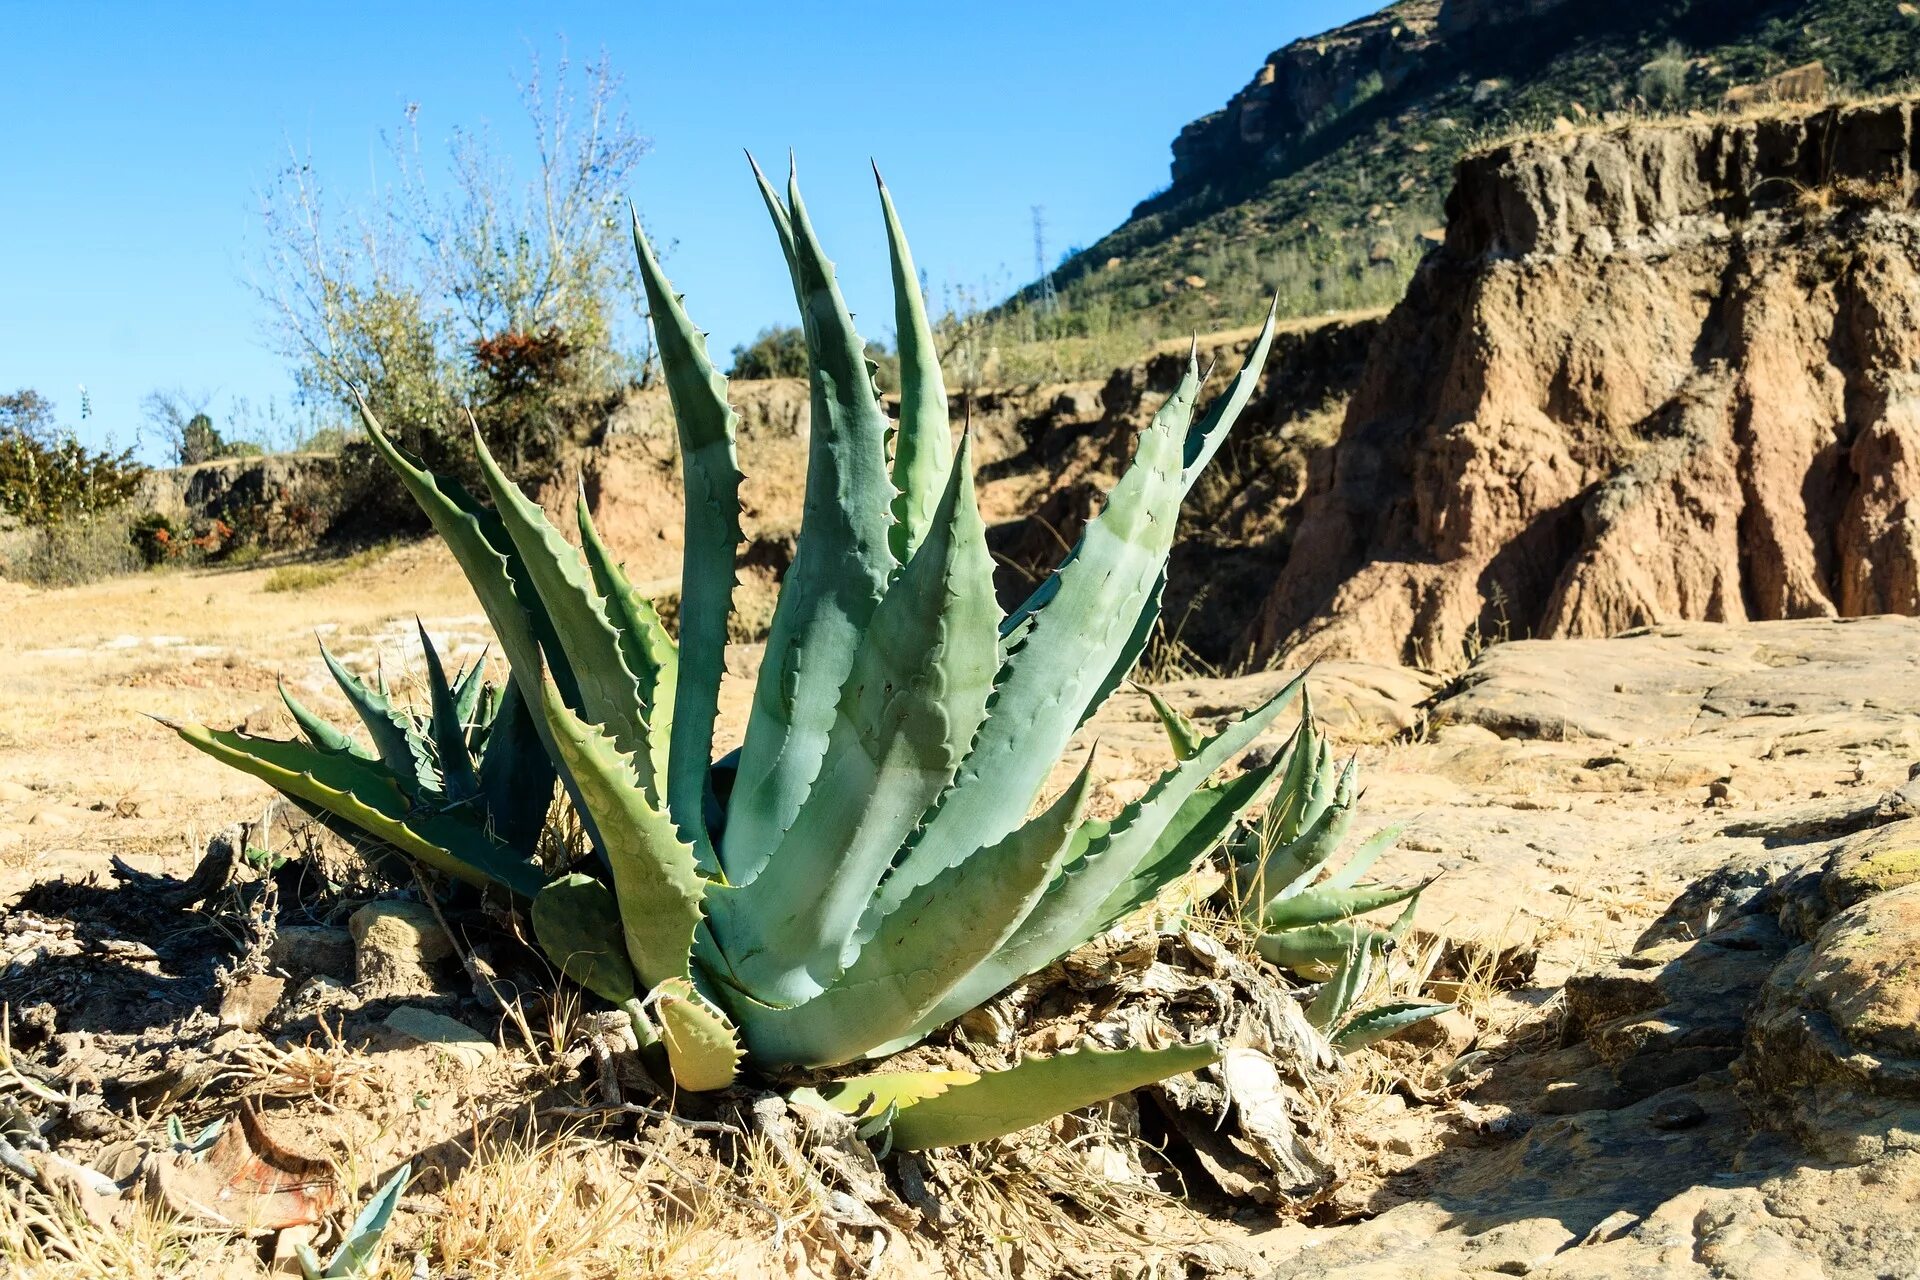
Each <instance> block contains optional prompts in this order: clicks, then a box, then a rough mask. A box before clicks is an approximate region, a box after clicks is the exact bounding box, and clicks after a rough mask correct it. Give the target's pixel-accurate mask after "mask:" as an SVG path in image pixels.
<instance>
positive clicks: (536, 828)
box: [480, 680, 592, 849]
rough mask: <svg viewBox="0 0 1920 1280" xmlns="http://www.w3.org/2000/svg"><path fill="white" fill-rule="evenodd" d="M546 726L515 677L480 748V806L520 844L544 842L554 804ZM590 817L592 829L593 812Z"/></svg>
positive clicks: (504, 835)
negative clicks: (542, 834)
mask: <svg viewBox="0 0 1920 1280" xmlns="http://www.w3.org/2000/svg"><path fill="white" fill-rule="evenodd" d="M545 727H546V726H545V724H544V723H542V722H541V720H540V717H538V716H536V715H533V714H531V713H529V712H528V710H527V703H526V699H524V698H522V697H521V696H520V682H519V681H517V680H513V681H509V682H508V684H507V687H506V688H505V689H503V690H501V691H500V698H499V703H498V705H497V706H496V707H495V708H494V712H493V719H492V721H491V722H490V723H489V724H488V726H487V738H486V742H485V744H484V745H483V746H482V747H481V751H480V807H481V809H482V811H484V812H485V814H486V816H487V822H488V823H489V824H490V825H491V826H492V828H493V833H494V834H495V835H496V836H498V837H499V838H500V840H501V841H502V842H503V843H505V844H507V845H510V846H512V847H513V848H515V849H532V848H533V847H535V846H536V845H537V844H538V843H539V841H540V831H541V829H542V828H543V827H545V826H546V824H547V811H548V810H549V809H551V808H552V807H553V784H554V779H555V770H554V765H553V758H552V757H551V756H549V755H548V754H547V749H546V747H545V746H544V745H543V744H542V742H541V736H540V731H541V730H543V729H544V728H545ZM588 820H589V826H588V829H589V830H591V829H592V827H591V825H590V820H591V815H588Z"/></svg>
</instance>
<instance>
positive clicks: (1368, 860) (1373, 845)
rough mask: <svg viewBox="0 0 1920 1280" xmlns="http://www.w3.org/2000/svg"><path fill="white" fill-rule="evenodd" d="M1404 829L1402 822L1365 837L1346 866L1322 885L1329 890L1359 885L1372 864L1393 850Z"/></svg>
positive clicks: (1404, 825) (1371, 867) (1405, 827)
mask: <svg viewBox="0 0 1920 1280" xmlns="http://www.w3.org/2000/svg"><path fill="white" fill-rule="evenodd" d="M1406 829H1407V826H1406V824H1405V823H1404V822H1402V823H1396V824H1394V825H1393V826H1391V827H1387V828H1385V829H1384V830H1380V831H1376V832H1374V833H1373V834H1372V835H1370V836H1368V837H1367V840H1366V843H1365V844H1363V845H1361V846H1360V848H1359V849H1358V850H1356V851H1355V852H1354V855H1353V856H1352V857H1351V858H1348V859H1347V861H1346V864H1345V865H1344V866H1342V867H1341V868H1340V869H1339V870H1338V871H1336V872H1334V873H1333V874H1332V875H1330V876H1328V877H1327V878H1326V880H1324V881H1323V882H1322V884H1323V885H1324V886H1325V887H1326V888H1329V889H1351V888H1353V887H1354V886H1355V885H1357V884H1359V883H1360V877H1361V876H1363V875H1365V874H1367V872H1369V871H1371V870H1372V869H1373V864H1374V863H1376V862H1378V861H1379V860H1380V855H1381V854H1383V853H1385V852H1386V851H1387V850H1389V849H1391V848H1393V843H1394V841H1396V840H1398V839H1399V838H1400V833H1401V832H1403V831H1405V830H1406Z"/></svg>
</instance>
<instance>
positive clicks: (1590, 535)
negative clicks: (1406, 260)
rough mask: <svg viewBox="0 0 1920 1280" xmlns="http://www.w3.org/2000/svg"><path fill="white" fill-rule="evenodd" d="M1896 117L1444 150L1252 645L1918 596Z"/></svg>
mask: <svg viewBox="0 0 1920 1280" xmlns="http://www.w3.org/2000/svg"><path fill="white" fill-rule="evenodd" d="M1914 126H1915V109H1914V104H1913V103H1912V102H1909V101H1890V102H1885V103H1878V104H1872V105H1862V106H1849V107H1835V108H1830V109H1826V110H1821V111H1818V112H1812V113H1808V114H1803V115H1799V116H1791V115H1769V116H1764V117H1749V118H1743V119H1735V120H1727V121H1722V122H1706V121H1700V122H1679V123H1673V124H1666V125H1658V126H1649V125H1641V126H1636V127H1621V128H1609V129H1599V130H1593V131H1587V132H1566V133H1557V134H1549V135H1547V136H1543V137H1536V138H1529V139H1526V140H1522V141H1517V142H1513V143H1511V144H1508V145H1504V146H1500V147H1498V148H1496V149H1493V150H1490V151H1486V152H1483V153H1480V154H1476V155H1473V156H1470V157H1468V158H1467V159H1465V160H1463V161H1462V163H1461V164H1460V166H1459V168H1458V170H1457V173H1456V180H1455V184H1454V187H1453V191H1452V194H1451V195H1450V197H1449V200H1448V206H1447V208H1448V231H1447V237H1446V241H1445V243H1444V245H1443V246H1441V247H1440V248H1439V249H1437V250H1436V251H1435V252H1434V253H1432V254H1431V255H1430V256H1429V257H1428V259H1427V260H1426V261H1425V262H1424V263H1423V265H1422V266H1421V268H1420V269H1419V271H1418V273H1417V274H1416V276H1415V278H1414V280H1413V283H1412V285H1411V287H1410V289H1409V291H1408V294H1407V296H1406V298H1405V300H1404V301H1403V302H1402V303H1401V304H1400V305H1399V306H1398V307H1397V308H1396V309H1395V310H1394V312H1393V313H1392V315H1391V316H1390V317H1389V318H1388V319H1387V321H1386V322H1385V324H1384V325H1383V326H1382V328H1381V330H1380V331H1379V333H1378V335H1377V336H1376V338H1375V340H1374V344H1373V348H1372V352H1371V355H1370V358H1369V364H1368V369H1367V372H1366V375H1365V377H1364V378H1363V380H1362V382H1361V385H1360V387H1359V389H1358V391H1357V393H1356V394H1355V396H1354V399H1353V401H1352V402H1351V404H1350V406H1349V409H1348V412H1347V416H1346V419H1345V422H1344V424H1343V426H1342V428H1341V432H1340V435H1339V440H1338V443H1337V445H1336V446H1335V447H1334V448H1333V449H1331V450H1328V451H1326V452H1325V453H1324V454H1323V455H1322V456H1321V457H1320V458H1319V459H1318V461H1317V463H1316V467H1315V474H1314V475H1313V477H1312V480H1311V482H1310V485H1309V491H1308V493H1307V496H1306V498H1305V500H1304V506H1303V509H1302V512H1301V515H1300V518H1299V523H1298V529H1297V533H1296V535H1295V538H1294V542H1293V546H1292V550H1291V554H1290V556H1289V558H1288V561H1287V564H1286V568H1285V570H1284V572H1283V573H1282V574H1281V575H1280V577H1279V580H1278V582H1277V583H1276V585H1275V586H1274V588H1273V590H1272V592H1271V594H1270V595H1269V596H1268V598H1267V600H1266V603H1265V606H1264V608H1263V609H1262V612H1261V615H1260V617H1259V620H1258V622H1257V623H1256V625H1255V626H1253V627H1252V628H1251V629H1250V630H1249V632H1248V635H1247V641H1248V647H1249V650H1250V652H1251V653H1252V655H1253V656H1254V657H1255V658H1257V659H1262V660H1265V659H1270V658H1273V657H1276V656H1285V657H1286V658H1288V659H1289V660H1298V659H1303V658H1314V657H1323V656H1329V655H1341V656H1365V657H1370V658H1382V659H1388V660H1410V661H1417V662H1419V663H1422V664H1425V665H1429V666H1438V667H1448V666H1453V665H1456V664H1457V663H1458V662H1459V661H1460V660H1461V656H1462V654H1463V653H1465V652H1467V651H1470V650H1471V649H1472V648H1473V647H1474V646H1475V645H1476V644H1478V643H1479V642H1481V641H1483V640H1486V639H1490V638H1497V637H1502V636H1515V637H1518V636H1528V635H1532V636H1584V635H1604V634H1610V633H1614V632H1618V631H1622V630H1625V629H1628V628H1631V627H1635V626H1640V625H1644V624H1648V623H1652V622H1660V621H1668V620H1676V619H1704V620H1713V621H1722V620H1724V621H1738V620H1744V619H1768V618H1793V617H1815V616H1824V615H1835V614H1838V615H1858V614H1869V613H1882V612H1894V613H1907V614H1912V613H1916V612H1920V511H1916V509H1915V507H1914V501H1915V498H1916V496H1920V395H1917V393H1920V324H1916V321H1917V320H1920V315H1917V314H1916V312H1920V217H1916V213H1915V208H1914V198H1915V188H1916V148H1917V147H1920V138H1917V136H1916V132H1915V127H1914Z"/></svg>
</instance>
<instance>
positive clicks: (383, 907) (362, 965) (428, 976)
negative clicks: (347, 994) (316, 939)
mask: <svg viewBox="0 0 1920 1280" xmlns="http://www.w3.org/2000/svg"><path fill="white" fill-rule="evenodd" d="M347 928H348V929H349V931H350V932H351V933H352V935H353V940H354V946H355V952H354V972H355V975H356V978H357V981H358V985H359V987H360V989H361V991H362V992H363V993H365V994H367V995H369V996H408V995H433V994H436V993H438V992H439V991H440V990H441V986H440V982H439V979H438V976H437V974H436V970H438V969H440V968H441V967H442V966H443V964H444V962H445V961H447V960H450V959H451V958H452V957H453V942H452V940H451V939H450V938H448V937H447V933H446V930H444V929H442V928H441V927H440V922H439V920H438V919H437V918H436V917H435V916H434V914H433V909H432V908H431V907H429V906H427V905H426V904H424V903H419V902H370V903H368V904H367V905H366V906H364V907H362V908H360V909H359V910H358V911H356V912H354V913H353V917H352V918H351V919H350V920H348V922H347Z"/></svg>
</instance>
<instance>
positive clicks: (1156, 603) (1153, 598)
mask: <svg viewBox="0 0 1920 1280" xmlns="http://www.w3.org/2000/svg"><path fill="white" fill-rule="evenodd" d="M1166 594H1167V571H1166V570H1165V569H1164V568H1163V569H1161V570H1160V576H1159V577H1158V578H1156V579H1155V580H1154V583H1153V590H1152V591H1150V592H1148V593H1147V602H1146V603H1145V604H1143V605H1141V606H1140V616H1139V617H1138V618H1136V619H1134V623H1133V631H1132V632H1131V633H1130V634H1129V635H1128V636H1127V641H1126V643H1125V644H1123V645H1121V646H1120V656H1119V657H1117V658H1115V659H1114V660H1113V667H1112V668H1111V669H1110V670H1109V671H1108V672H1107V678H1106V679H1105V680H1102V681H1101V682H1100V687H1099V688H1097V689H1095V690H1094V691H1093V696H1092V697H1090V698H1088V699H1087V705H1086V706H1085V707H1083V708H1081V711H1080V723H1081V724H1083V725H1084V724H1085V723H1086V722H1087V721H1089V720H1091V719H1093V715H1094V712H1096V711H1098V710H1100V708H1101V707H1102V706H1104V705H1105V704H1106V701H1107V699H1108V698H1110V697H1112V696H1113V691H1114V690H1115V689H1118V688H1119V687H1120V686H1121V684H1122V683H1123V682H1124V681H1125V680H1126V678H1127V677H1128V676H1130V675H1132V674H1133V669H1134V667H1135V666H1136V665H1138V663H1139V661H1140V655H1141V654H1143V653H1145V652H1146V651H1147V645H1148V644H1149V643H1151V642H1152V640H1153V629H1154V627H1155V626H1157V625H1158V624H1159V622H1160V603H1161V601H1162V600H1163V599H1165V597H1166Z"/></svg>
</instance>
